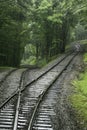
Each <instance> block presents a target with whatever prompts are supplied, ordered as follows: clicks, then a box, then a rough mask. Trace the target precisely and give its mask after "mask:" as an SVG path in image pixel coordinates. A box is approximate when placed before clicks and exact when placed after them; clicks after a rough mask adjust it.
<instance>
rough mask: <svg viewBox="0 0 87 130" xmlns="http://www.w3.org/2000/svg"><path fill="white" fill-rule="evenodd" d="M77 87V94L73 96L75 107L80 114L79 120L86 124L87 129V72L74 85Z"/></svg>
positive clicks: (72, 100)
mask: <svg viewBox="0 0 87 130" xmlns="http://www.w3.org/2000/svg"><path fill="white" fill-rule="evenodd" d="M72 84H73V85H74V86H75V89H76V93H75V94H74V95H73V96H71V102H72V105H73V107H74V108H75V109H76V111H77V113H78V117H79V118H78V120H80V121H81V122H84V123H83V125H84V126H86V127H87V124H86V122H87V71H86V72H85V73H84V74H81V75H80V79H79V80H75V81H73V83H72Z"/></svg>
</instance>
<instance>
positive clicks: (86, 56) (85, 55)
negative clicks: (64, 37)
mask: <svg viewBox="0 0 87 130" xmlns="http://www.w3.org/2000/svg"><path fill="white" fill-rule="evenodd" d="M84 62H87V53H85V54H84Z"/></svg>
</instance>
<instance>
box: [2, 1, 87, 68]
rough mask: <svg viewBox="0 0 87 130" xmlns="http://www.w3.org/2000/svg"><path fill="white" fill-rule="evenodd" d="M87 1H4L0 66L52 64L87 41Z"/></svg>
mask: <svg viewBox="0 0 87 130" xmlns="http://www.w3.org/2000/svg"><path fill="white" fill-rule="evenodd" d="M86 23H87V0H0V65H1V66H14V67H16V66H19V65H20V64H21V63H30V62H32V63H38V62H41V61H42V60H43V61H44V62H46V63H47V62H49V60H51V58H52V57H55V56H57V55H58V54H60V53H64V52H65V49H66V46H67V45H69V44H70V43H71V42H73V41H76V40H83V39H87V24H86Z"/></svg>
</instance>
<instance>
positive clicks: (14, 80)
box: [0, 69, 25, 103]
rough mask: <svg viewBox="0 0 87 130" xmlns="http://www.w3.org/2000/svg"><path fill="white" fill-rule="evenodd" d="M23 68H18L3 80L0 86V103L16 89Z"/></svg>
mask: <svg viewBox="0 0 87 130" xmlns="http://www.w3.org/2000/svg"><path fill="white" fill-rule="evenodd" d="M24 71H25V69H19V70H16V71H15V72H13V73H12V74H11V75H10V76H8V77H7V79H6V80H5V82H4V83H3V84H2V86H1V87H0V103H2V102H3V101H4V100H5V99H6V98H8V97H9V96H10V95H11V94H12V93H13V92H14V91H16V90H17V88H18V87H19V83H20V77H21V74H22V72H24Z"/></svg>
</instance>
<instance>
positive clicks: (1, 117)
mask: <svg viewBox="0 0 87 130" xmlns="http://www.w3.org/2000/svg"><path fill="white" fill-rule="evenodd" d="M75 56H76V54H71V55H69V54H68V55H67V56H65V57H63V59H61V60H60V61H59V62H58V63H57V64H55V65H54V66H53V67H51V68H50V69H48V70H47V71H46V72H44V73H43V74H41V75H40V76H39V77H37V78H36V79H34V80H33V81H32V82H31V83H29V84H27V85H25V86H24V87H23V86H22V84H21V82H20V86H19V89H18V90H17V91H16V92H15V93H14V94H13V95H11V97H9V99H7V100H6V101H5V102H4V103H3V104H1V106H0V130H2V129H3V130H34V129H37V127H35V125H34V126H33V120H34V118H35V116H36V112H37V110H38V107H39V105H40V103H41V101H42V100H43V97H44V95H45V94H46V92H47V91H48V90H49V88H50V87H51V86H52V84H53V83H54V82H55V81H56V79H57V78H58V77H59V76H60V75H61V74H62V73H63V71H64V70H65V69H66V68H67V67H68V65H69V64H70V63H71V61H72V60H73V58H74V57H75ZM32 126H33V127H32ZM49 128H51V127H49ZM40 129H41V128H40ZM44 130H45V129H44ZM49 130H51V129H49Z"/></svg>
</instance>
